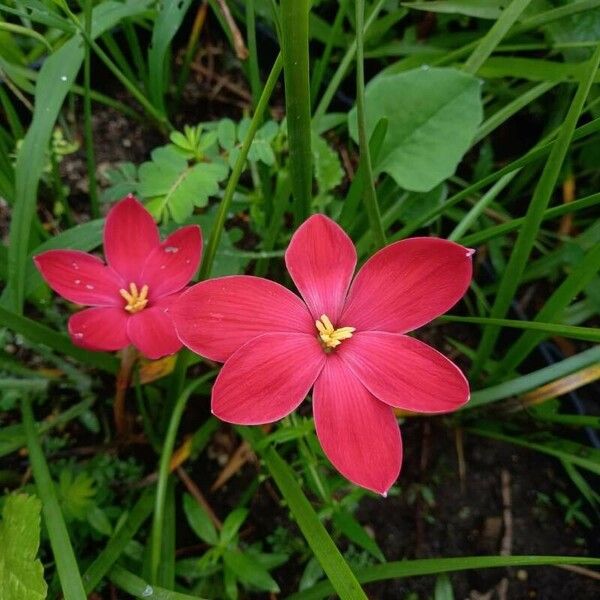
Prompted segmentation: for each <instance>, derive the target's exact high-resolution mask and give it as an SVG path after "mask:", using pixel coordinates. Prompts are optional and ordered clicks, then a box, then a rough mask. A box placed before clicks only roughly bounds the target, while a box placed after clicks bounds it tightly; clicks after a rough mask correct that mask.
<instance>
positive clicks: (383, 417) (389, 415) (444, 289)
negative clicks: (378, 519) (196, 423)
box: [172, 215, 473, 494]
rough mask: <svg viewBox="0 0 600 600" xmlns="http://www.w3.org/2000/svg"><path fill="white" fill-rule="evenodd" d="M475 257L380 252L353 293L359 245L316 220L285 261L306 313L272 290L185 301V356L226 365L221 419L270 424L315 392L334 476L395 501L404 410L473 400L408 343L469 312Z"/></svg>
mask: <svg viewBox="0 0 600 600" xmlns="http://www.w3.org/2000/svg"><path fill="white" fill-rule="evenodd" d="M472 253H473V251H472V250H468V249H467V248H464V247H462V246H459V245H458V244H455V243H453V242H448V241H445V240H441V239H436V238H413V239H408V240H403V241H400V242H397V243H395V244H391V245H389V246H387V247H386V248H384V249H383V250H381V251H379V252H377V254H375V255H374V256H373V257H372V258H371V259H370V260H368V261H367V262H366V263H365V265H364V266H363V267H362V269H361V270H360V271H359V272H358V274H357V275H356V277H355V278H354V281H352V277H353V274H354V268H355V266H356V251H355V249H354V246H353V244H352V241H351V240H350V238H349V237H348V236H347V235H346V233H345V232H344V231H343V230H342V229H341V228H340V227H339V226H338V225H336V224H335V223H334V222H333V221H331V220H330V219H328V218H327V217H324V216H323V215H315V216H313V217H311V218H310V219H308V220H307V221H306V222H305V223H304V224H303V225H302V226H301V227H300V228H299V229H298V231H296V233H295V234H294V236H293V238H292V240H291V242H290V245H289V247H288V249H287V251H286V255H285V261H286V265H287V268H288V271H289V273H290V275H291V276H292V279H293V280H294V283H295V284H296V286H297V287H298V290H299V291H300V293H301V295H302V298H303V300H304V302H303V301H302V300H301V299H300V298H298V296H296V295H295V294H293V293H292V292H290V291H289V290H287V289H286V288H284V287H282V286H281V285H279V284H277V283H274V282H272V281H268V280H266V279H260V278H257V277H249V276H233V277H223V278H220V279H213V280H210V281H205V282H202V283H199V284H197V285H195V286H193V287H192V288H190V289H189V290H187V291H186V292H185V293H184V294H182V295H181V296H180V298H179V299H178V300H177V302H175V304H174V306H173V310H172V313H173V319H174V322H175V327H176V328H177V332H178V334H179V337H180V338H181V340H182V342H183V343H184V344H185V345H186V346H189V347H190V348H191V349H192V350H194V351H195V352H197V353H198V354H201V355H203V356H206V357H208V358H210V359H213V360H217V361H225V365H224V366H223V369H222V370H221V373H220V374H219V377H218V378H217V380H216V382H215V385H214V387H213V393H212V410H213V413H214V414H215V415H216V416H218V417H219V418H221V419H223V420H224V421H229V422H232V423H238V424H244V425H258V424H262V423H270V422H272V421H276V420H278V419H281V418H282V417H284V416H285V415H287V414H289V413H290V412H292V411H293V410H294V409H295V408H296V407H297V406H298V405H299V404H300V403H301V402H302V400H303V399H304V398H305V397H306V395H307V394H308V393H309V392H310V390H311V388H313V413H314V419H315V427H316V431H317V436H318V437H319V440H320V442H321V445H322V447H323V450H324V451H325V453H326V454H327V456H328V457H329V459H330V460H331V462H332V463H333V465H334V466H335V467H336V468H337V469H338V470H339V471H340V472H341V473H342V474H343V475H344V476H345V477H347V478H348V479H349V480H350V481H352V482H354V483H356V484H358V485H360V486H363V487H365V488H368V489H371V490H374V491H376V492H379V493H382V494H385V493H386V492H387V490H388V489H389V488H390V486H391V485H392V484H393V482H394V481H395V480H396V478H397V477H398V474H399V472H400V465H401V462H402V442H401V438H400V431H399V429H398V424H397V421H396V418H395V416H394V412H393V407H398V408H402V409H406V410H409V411H415V412H425V413H442V412H448V411H451V410H455V409H456V408H458V407H459V406H461V405H462V404H464V403H465V402H467V400H468V398H469V385H468V382H467V380H466V379H465V377H464V375H463V374H462V373H461V371H460V370H459V369H458V367H456V365H454V364H453V363H452V362H450V361H449V360H448V359H447V358H445V357H444V356H443V355H442V354H440V353H439V352H437V351H436V350H434V349H433V348H431V347H429V346H428V345H426V344H424V343H423V342H420V341H418V340H416V339H414V338H412V337H408V336H406V335H405V333H406V332H408V331H411V330H413V329H416V328H417V327H420V326H421V325H424V324H425V323H427V322H429V321H431V320H432V319H434V318H435V317H437V316H438V315H440V314H442V313H443V312H445V311H447V310H448V309H449V308H450V307H451V306H453V305H454V304H455V303H456V302H458V300H459V299H460V298H461V297H462V295H463V294H464V293H465V291H466V289H467V287H468V285H469V282H470V281H471V275H472V265H471V255H472ZM351 281H352V285H350V283H351Z"/></svg>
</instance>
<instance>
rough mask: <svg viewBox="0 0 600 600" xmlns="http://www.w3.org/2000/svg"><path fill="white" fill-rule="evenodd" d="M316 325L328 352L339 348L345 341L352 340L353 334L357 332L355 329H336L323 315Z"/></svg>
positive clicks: (324, 347)
mask: <svg viewBox="0 0 600 600" xmlns="http://www.w3.org/2000/svg"><path fill="white" fill-rule="evenodd" d="M315 325H316V326H317V330H318V332H319V338H320V340H321V344H322V345H323V349H324V350H325V351H326V352H328V351H330V350H333V348H337V346H339V345H340V344H341V343H342V341H343V340H347V339H349V338H351V337H352V334H353V333H354V332H355V331H356V328H355V327H340V328H339V329H335V327H334V326H333V325H332V323H331V321H330V320H329V317H328V316H327V315H321V318H320V319H319V320H318V321H315Z"/></svg>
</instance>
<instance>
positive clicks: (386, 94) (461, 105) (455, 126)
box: [348, 68, 483, 192]
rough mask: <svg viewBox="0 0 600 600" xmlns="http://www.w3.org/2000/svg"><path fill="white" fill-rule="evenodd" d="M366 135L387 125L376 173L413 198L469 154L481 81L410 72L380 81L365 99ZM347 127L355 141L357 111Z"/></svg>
mask: <svg viewBox="0 0 600 600" xmlns="http://www.w3.org/2000/svg"><path fill="white" fill-rule="evenodd" d="M365 102H366V117H367V135H368V136H369V137H370V136H371V134H372V133H373V130H374V129H375V126H376V125H377V123H378V122H379V121H380V119H382V118H386V119H387V120H388V129H387V133H386V136H385V139H384V141H383V146H382V148H381V152H380V153H379V160H378V161H377V163H376V164H375V165H374V167H375V169H376V171H377V172H382V171H383V172H386V173H388V174H389V175H390V176H391V177H393V178H394V180H395V181H396V183H397V184H398V185H399V186H400V187H402V188H404V189H406V190H411V191H415V192H427V191H429V190H431V189H432V188H434V187H435V186H436V185H438V184H439V183H441V182H442V181H444V180H445V179H447V178H448V177H450V176H451V175H452V174H453V173H454V172H455V170H456V167H457V166H458V163H459V162H460V160H461V159H462V157H463V155H464V154H465V152H466V151H467V150H468V149H469V147H470V145H471V143H472V141H473V138H474V137H475V134H476V132H477V128H478V126H479V124H480V123H481V119H482V117H483V109H482V101H481V90H480V81H479V80H478V79H477V78H476V77H473V76H472V75H468V74H466V73H462V72H460V71H457V70H456V69H451V68H426V69H424V68H421V69H413V70H412V71H406V72H404V73H399V74H396V75H389V76H385V77H378V78H377V79H375V80H373V81H372V82H371V83H370V84H369V85H368V86H367V90H366V93H365ZM348 126H349V130H350V134H351V136H352V138H353V139H354V140H357V139H358V132H357V126H356V108H353V109H352V110H351V111H350V113H349V114H348Z"/></svg>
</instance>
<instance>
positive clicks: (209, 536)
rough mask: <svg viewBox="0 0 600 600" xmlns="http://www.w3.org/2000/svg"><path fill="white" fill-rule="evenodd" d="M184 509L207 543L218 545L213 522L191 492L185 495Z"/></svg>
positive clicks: (191, 523) (197, 531) (188, 519)
mask: <svg viewBox="0 0 600 600" xmlns="http://www.w3.org/2000/svg"><path fill="white" fill-rule="evenodd" d="M183 511H184V512H185V516H186V518H187V521H188V523H189V524H190V527H191V528H192V529H193V530H194V533H195V534H196V535H197V536H198V537H199V538H200V539H201V540H202V541H204V542H206V543H207V544H211V545H212V546H214V545H216V544H217V542H218V541H219V538H218V536H217V530H216V529H215V526H214V525H213V522H212V521H211V520H210V517H209V516H208V515H207V514H206V512H205V511H204V510H203V508H202V507H201V506H200V505H199V504H198V503H197V502H196V501H195V500H194V498H192V496H190V495H189V494H185V495H184V496H183Z"/></svg>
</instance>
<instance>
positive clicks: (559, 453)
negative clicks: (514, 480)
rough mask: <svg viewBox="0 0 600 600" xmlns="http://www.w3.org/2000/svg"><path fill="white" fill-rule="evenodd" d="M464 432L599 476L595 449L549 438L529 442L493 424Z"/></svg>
mask: <svg viewBox="0 0 600 600" xmlns="http://www.w3.org/2000/svg"><path fill="white" fill-rule="evenodd" d="M465 431H468V432H470V433H475V434H477V435H481V436H483V437H489V438H492V439H494V440H500V441H502V442H509V443H511V444H514V445H515V446H522V447H523V448H529V449H530V450H536V451H537V452H542V453H543V454H549V455H550V456H554V457H555V458H558V459H560V460H565V461H568V462H570V463H571V464H573V465H577V466H578V467H582V468H583V469H586V470H588V471H590V472H592V473H595V474H596V475H600V450H598V449H596V448H590V447H588V446H584V445H583V444H578V443H577V442H572V441H571V440H565V439H561V438H555V437H550V436H549V437H548V439H547V440H543V441H529V440H528V439H527V438H526V437H525V436H524V435H521V436H517V435H508V434H506V433H504V432H503V431H502V430H501V429H500V428H499V426H498V425H497V424H496V423H495V422H482V423H481V424H480V425H476V426H473V427H466V428H465Z"/></svg>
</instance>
